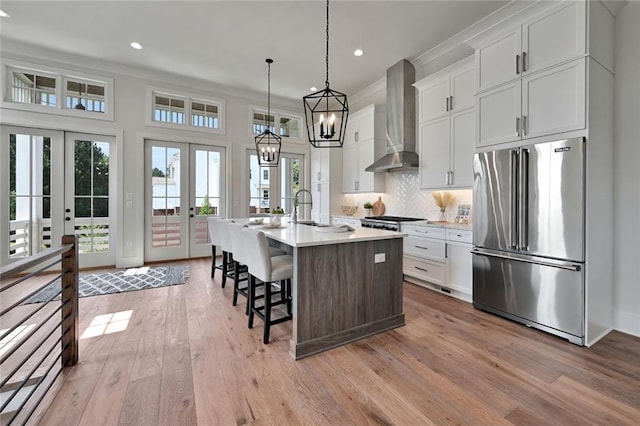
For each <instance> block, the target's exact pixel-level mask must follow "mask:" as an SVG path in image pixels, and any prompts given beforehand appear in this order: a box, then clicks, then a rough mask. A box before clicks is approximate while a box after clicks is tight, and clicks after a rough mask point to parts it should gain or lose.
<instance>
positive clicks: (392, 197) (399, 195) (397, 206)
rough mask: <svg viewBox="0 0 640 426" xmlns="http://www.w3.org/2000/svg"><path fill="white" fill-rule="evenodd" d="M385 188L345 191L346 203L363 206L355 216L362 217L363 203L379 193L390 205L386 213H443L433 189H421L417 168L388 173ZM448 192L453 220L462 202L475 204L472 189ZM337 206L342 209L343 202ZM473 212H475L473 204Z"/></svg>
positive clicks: (435, 217) (430, 215) (430, 216)
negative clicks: (413, 170) (434, 198)
mask: <svg viewBox="0 0 640 426" xmlns="http://www.w3.org/2000/svg"><path fill="white" fill-rule="evenodd" d="M385 189H386V191H385V193H383V194H345V195H343V204H349V205H354V204H357V205H358V206H359V208H358V212H357V213H356V214H355V216H359V217H361V216H363V215H364V208H363V207H362V205H363V204H364V203H365V202H367V201H369V202H371V203H373V202H375V201H376V200H377V199H378V197H382V202H384V204H385V207H386V210H385V213H384V214H385V215H393V216H411V217H424V218H425V219H429V220H438V218H439V217H440V208H439V207H438V206H437V205H436V203H435V201H434V200H433V198H432V197H431V191H428V190H424V189H420V175H419V174H418V173H417V172H402V173H387V175H386V185H385ZM448 192H450V193H451V194H452V196H453V197H452V199H451V202H450V203H449V205H448V206H447V211H446V218H447V221H449V222H453V221H454V219H455V217H456V208H457V206H458V204H472V193H471V190H470V189H463V190H450V191H448ZM337 208H338V210H339V209H340V206H337ZM336 213H338V212H336ZM338 214H340V213H338ZM471 215H472V216H473V206H472V207H471Z"/></svg>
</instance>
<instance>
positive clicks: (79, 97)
mask: <svg viewBox="0 0 640 426" xmlns="http://www.w3.org/2000/svg"><path fill="white" fill-rule="evenodd" d="M73 109H79V110H82V111H84V110H86V108H85V107H84V105H82V83H78V103H77V104H75V106H74V107H73Z"/></svg>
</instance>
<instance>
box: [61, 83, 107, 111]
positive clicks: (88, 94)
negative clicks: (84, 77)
mask: <svg viewBox="0 0 640 426" xmlns="http://www.w3.org/2000/svg"><path fill="white" fill-rule="evenodd" d="M66 91H67V93H66V97H65V98H66V99H65V108H67V109H78V108H77V105H82V106H83V107H84V110H85V111H90V112H98V113H102V114H104V112H105V105H106V103H105V86H104V84H99V83H84V82H80V81H72V80H67V84H66ZM80 109H82V108H80Z"/></svg>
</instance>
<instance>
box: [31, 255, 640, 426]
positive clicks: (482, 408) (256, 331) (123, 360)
mask: <svg viewBox="0 0 640 426" xmlns="http://www.w3.org/2000/svg"><path fill="white" fill-rule="evenodd" d="M189 264H190V267H191V277H190V279H189V282H188V283H187V284H185V285H178V286H173V287H163V288H158V289H153V290H144V291H138V292H130V293H121V294H114V295H106V296H97V297H87V298H82V299H80V313H81V320H80V321H81V322H80V333H81V334H82V333H83V332H84V330H85V329H86V328H87V326H88V325H89V324H90V323H91V321H92V320H93V319H94V318H95V317H96V316H97V315H103V314H107V313H114V312H122V311H127V310H131V311H132V315H131V319H130V321H129V323H128V326H127V328H126V329H125V330H124V331H120V332H114V333H110V334H104V335H100V336H96V337H91V338H85V339H82V340H81V341H80V363H79V364H78V366H77V367H75V368H73V369H71V370H69V371H66V372H65V373H64V374H63V376H62V379H61V380H63V382H62V383H61V384H60V386H59V393H58V394H57V396H56V397H55V399H54V400H53V401H52V403H51V405H50V406H49V408H48V409H47V410H46V412H45V413H44V415H43V417H42V418H41V423H40V424H43V425H65V426H67V425H76V424H81V425H92V426H93V425H116V424H123V425H196V424H198V425H234V424H238V425H240V424H251V425H267V424H269V425H287V424H358V425H360V424H398V425H415V424H420V425H428V424H437V425H440V424H451V423H456V424H472V425H481V424H491V425H498V424H523V425H529V424H563V425H565V424H566V425H571V424H576V425H577V424H580V425H585V424H629V425H630V424H636V425H638V424H640V338H635V337H632V336H628V335H625V334H622V333H619V332H613V333H611V334H609V335H608V336H607V337H606V338H605V339H603V340H602V341H601V342H599V343H598V344H596V345H594V346H593V347H592V348H590V349H587V348H582V347H578V346H575V345H573V344H570V343H568V342H566V341H564V340H561V339H559V338H557V337H554V336H551V335H548V334H545V333H542V332H540V331H537V330H534V329H530V328H527V327H524V326H522V325H519V324H515V323H512V322H510V321H507V320H504V319H502V318H499V317H496V316H494V315H490V314H487V313H484V312H480V311H477V310H474V309H473V307H472V306H471V305H470V304H468V303H464V302H461V301H458V300H455V299H452V298H449V297H447V296H444V295H440V294H437V293H435V292H432V291H429V290H426V289H422V288H420V287H416V286H413V285H411V284H405V288H404V312H405V314H406V323H407V324H406V326H404V327H401V328H398V329H395V330H392V331H389V332H386V333H383V334H380V335H377V336H374V337H370V338H367V339H364V340H361V341H359V342H356V343H352V344H350V345H347V346H343V347H340V348H337V349H333V350H331V351H328V352H325V353H322V354H319V355H314V356H311V357H309V358H305V359H303V360H300V361H294V360H293V358H292V357H291V355H290V354H289V336H290V334H291V325H290V323H284V324H280V325H277V326H274V327H272V331H271V335H272V337H271V343H270V344H268V345H263V344H262V323H261V322H260V321H257V325H256V326H255V327H254V328H253V329H252V330H249V329H247V326H246V317H245V315H244V303H239V304H238V306H236V307H233V306H231V297H232V289H233V286H230V285H227V287H226V288H225V289H221V288H220V282H219V272H218V275H217V276H216V281H215V282H212V281H211V279H210V278H209V266H210V260H209V259H201V260H194V261H190V262H189Z"/></svg>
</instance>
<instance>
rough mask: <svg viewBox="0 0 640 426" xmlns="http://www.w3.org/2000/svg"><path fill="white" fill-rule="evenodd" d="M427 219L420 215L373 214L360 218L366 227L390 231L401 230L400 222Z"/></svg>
mask: <svg viewBox="0 0 640 426" xmlns="http://www.w3.org/2000/svg"><path fill="white" fill-rule="evenodd" d="M419 220H426V219H423V218H419V217H402V216H372V217H365V218H363V219H360V222H362V226H363V227H364V228H376V229H385V230H388V231H399V230H400V223H402V222H416V221H419Z"/></svg>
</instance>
